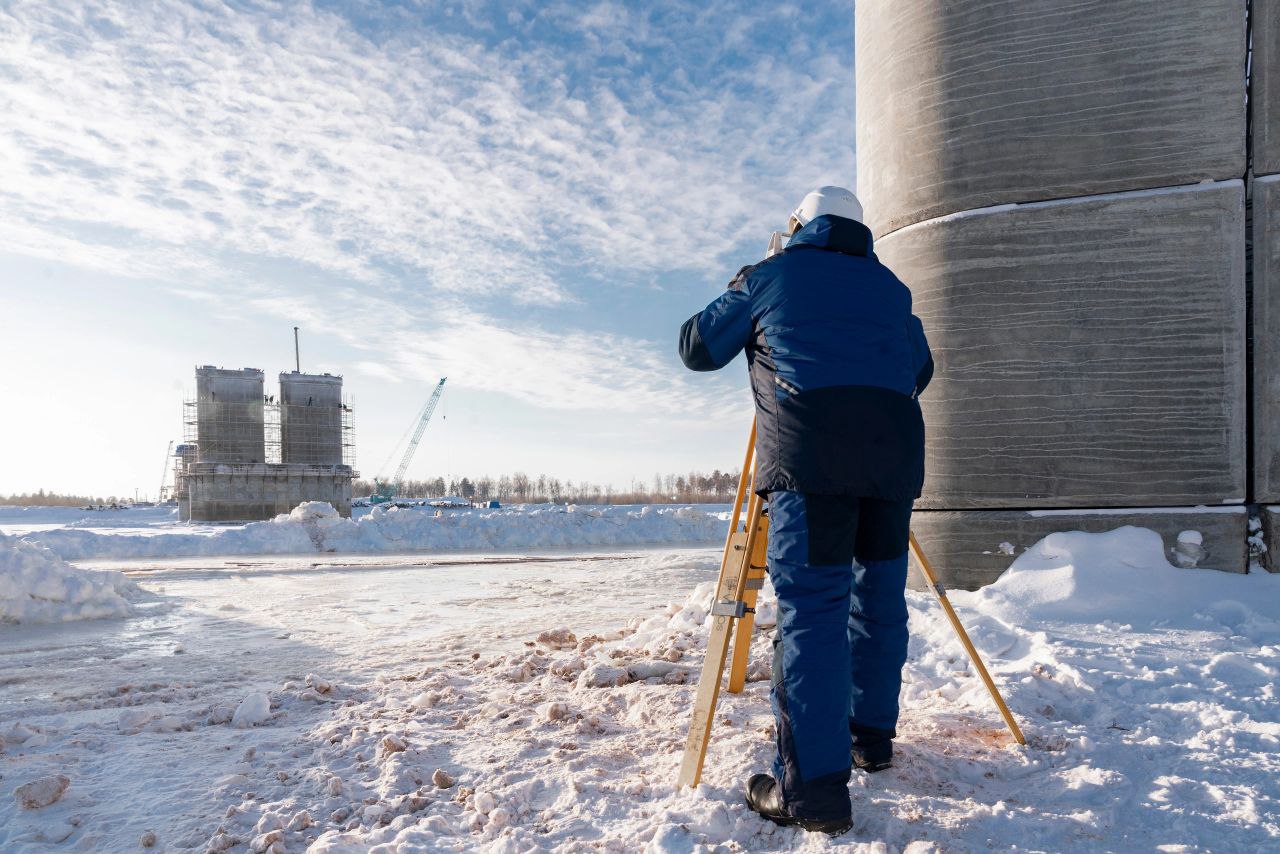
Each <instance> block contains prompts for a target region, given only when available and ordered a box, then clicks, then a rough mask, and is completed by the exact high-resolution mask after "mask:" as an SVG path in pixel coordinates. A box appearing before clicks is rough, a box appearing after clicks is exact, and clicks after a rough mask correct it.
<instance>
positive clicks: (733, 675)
mask: <svg viewBox="0 0 1280 854" xmlns="http://www.w3.org/2000/svg"><path fill="white" fill-rule="evenodd" d="M758 527H759V530H758V531H757V532H756V544H755V549H754V550H753V553H752V555H751V561H750V563H749V564H748V565H747V589H746V590H745V591H744V592H743V594H742V601H743V602H745V603H746V606H747V607H746V612H745V613H744V614H743V615H742V618H741V619H739V620H738V628H737V631H735V632H734V635H733V660H732V662H731V663H730V664H729V684H728V686H726V690H728V692H729V693H730V694H740V693H742V689H743V688H744V687H745V686H746V684H747V658H748V657H749V656H750V655H751V632H752V631H753V630H754V629H755V627H756V599H757V598H758V597H759V596H760V588H761V587H763V586H764V579H765V576H766V575H767V574H768V571H769V569H768V563H769V559H768V551H769V517H768V516H765V515H763V514H761V516H760V522H759V526H758Z"/></svg>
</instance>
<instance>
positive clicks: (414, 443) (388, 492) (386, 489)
mask: <svg viewBox="0 0 1280 854" xmlns="http://www.w3.org/2000/svg"><path fill="white" fill-rule="evenodd" d="M447 379H448V377H441V378H440V382H439V383H437V384H436V389H435V391H433V392H431V399H430V400H428V401H427V405H426V406H424V407H422V412H421V413H420V414H419V415H418V426H417V427H416V428H414V431H413V438H411V439H410V440H409V444H408V445H407V446H405V449H404V456H403V457H401V458H400V465H399V466H397V467H396V473H395V476H394V477H392V478H391V480H390V481H383V480H381V479H379V478H375V479H374V482H373V487H374V492H373V495H372V496H371V497H372V500H373V503H375V504H384V503H386V502H388V501H391V500H392V499H394V498H395V497H396V495H397V493H399V492H400V486H401V485H402V484H403V483H404V475H405V472H406V471H408V470H409V463H411V462H412V461H413V455H414V453H415V452H417V450H418V443H419V442H421V441H422V434H423V433H425V432H426V429H427V423H428V422H429V421H430V420H431V416H432V414H434V413H435V411H436V404H437V403H439V402H440V395H441V393H443V392H444V381H445V380H447Z"/></svg>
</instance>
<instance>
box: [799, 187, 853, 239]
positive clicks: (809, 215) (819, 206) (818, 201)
mask: <svg viewBox="0 0 1280 854" xmlns="http://www.w3.org/2000/svg"><path fill="white" fill-rule="evenodd" d="M824 214H832V215H834V216H842V217H844V218H845V219H852V220H857V221H858V222H862V204H861V203H860V202H859V201H858V197H857V196H855V195H854V194H853V191H852V190H846V189H845V188H844V187H819V188H818V189H816V190H814V191H813V192H812V193H810V194H809V195H807V196H805V197H804V199H803V200H802V201H801V202H800V205H799V206H798V207H797V208H796V209H795V210H794V211H792V212H791V219H790V220H788V222H787V225H788V227H789V228H790V230H792V231H794V230H795V229H796V228H798V227H799V228H802V227H804V226H806V225H808V224H809V221H810V220H812V219H813V218H814V217H819V216H822V215H824Z"/></svg>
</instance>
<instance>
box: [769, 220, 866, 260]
mask: <svg viewBox="0 0 1280 854" xmlns="http://www.w3.org/2000/svg"><path fill="white" fill-rule="evenodd" d="M871 243H872V239H871V229H869V228H867V227H866V226H865V225H863V224H862V223H860V222H858V221H857V220H853V219H846V218H845V217H842V216H835V215H834V214H823V215H822V216H816V217H814V218H813V219H812V220H810V221H809V223H808V225H806V226H805V227H804V228H802V229H800V230H799V231H797V232H796V233H795V234H793V235H791V239H790V240H788V241H787V248H788V249H791V248H794V247H796V246H813V247H814V248H817V249H830V250H831V251H833V252H843V253H844V254H846V255H858V256H861V257H864V258H866V257H872V255H871Z"/></svg>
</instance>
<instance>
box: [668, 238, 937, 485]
mask: <svg viewBox="0 0 1280 854" xmlns="http://www.w3.org/2000/svg"><path fill="white" fill-rule="evenodd" d="M744 347H745V348H746V350H747V358H748V362H749V365H750V371H751V383H752V388H753V390H754V393H755V399H756V406H757V409H758V414H759V416H760V417H759V419H758V421H757V430H758V435H759V444H758V450H759V457H760V472H759V476H758V478H757V481H756V489H757V490H759V491H769V490H778V489H780V490H796V491H801V492H814V493H821V494H829V495H856V496H865V497H874V498H884V499H904V498H915V497H916V496H918V495H919V493H920V488H921V485H922V484H923V480H924V425H923V422H922V420H921V417H920V408H919V405H918V403H917V402H916V400H915V395H916V394H918V393H919V391H920V390H922V389H923V387H924V385H926V384H927V383H928V381H929V377H930V376H931V375H932V360H931V358H930V356H929V350H928V345H927V343H926V341H925V337H924V332H923V329H922V328H921V326H920V321H919V320H918V319H917V318H915V317H914V316H913V315H912V313H911V293H910V291H909V290H907V288H906V287H905V286H904V285H903V284H902V283H901V282H899V281H898V279H897V277H895V276H894V275H893V273H892V272H890V271H889V270H888V269H887V268H886V267H884V266H883V265H881V264H880V263H879V262H878V261H877V260H876V258H875V256H874V254H873V253H872V252H871V234H870V232H869V231H868V230H867V228H866V227H865V226H864V225H862V224H861V223H858V222H855V221H853V220H850V219H845V218H843V217H838V216H819V217H817V218H815V219H814V220H813V221H811V222H810V223H809V224H808V225H807V226H805V227H804V228H802V229H801V230H800V231H798V232H797V233H796V234H795V235H794V236H793V237H792V239H791V241H790V243H789V244H788V246H787V249H786V250H785V251H784V252H782V253H781V254H779V255H776V256H774V257H773V258H771V259H769V260H767V261H764V262H762V263H760V264H757V265H755V266H752V267H747V268H744V269H743V270H742V271H741V272H740V273H739V274H738V276H737V277H736V278H735V279H734V281H733V283H732V284H731V285H730V286H729V290H728V291H726V293H725V294H724V295H723V296H722V297H720V298H719V299H717V300H716V301H715V302H713V303H712V304H711V305H710V306H708V307H707V309H706V310H704V311H703V312H701V313H699V314H698V315H695V316H694V317H693V318H690V320H689V321H688V322H687V323H686V324H685V327H684V329H683V330H682V333H681V355H682V357H683V358H684V361H685V364H686V365H688V366H689V367H690V368H693V369H695V370H713V369H716V368H720V367H723V366H724V365H725V364H727V363H728V362H729V361H730V360H732V358H733V357H734V356H735V355H736V354H737V352H738V350H740V349H743V348H744Z"/></svg>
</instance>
